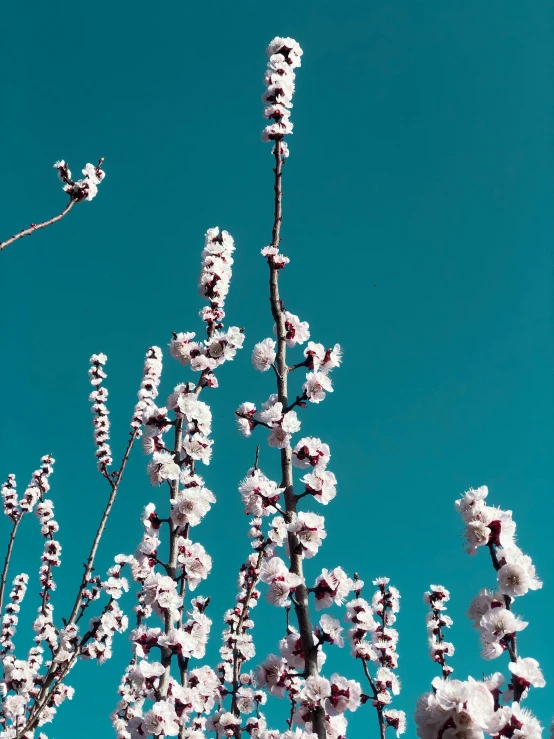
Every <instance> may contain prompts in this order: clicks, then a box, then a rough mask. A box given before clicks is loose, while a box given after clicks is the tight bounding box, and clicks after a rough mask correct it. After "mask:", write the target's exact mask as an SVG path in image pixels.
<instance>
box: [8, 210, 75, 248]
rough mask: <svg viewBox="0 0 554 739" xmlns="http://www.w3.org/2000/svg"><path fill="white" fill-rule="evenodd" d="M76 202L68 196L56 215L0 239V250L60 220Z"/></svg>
mask: <svg viewBox="0 0 554 739" xmlns="http://www.w3.org/2000/svg"><path fill="white" fill-rule="evenodd" d="M77 202H78V200H76V199H75V198H70V199H69V203H68V204H67V205H66V206H65V208H64V209H63V210H62V212H61V213H58V215H57V216H54V217H53V218H49V219H48V220H47V221H43V222H42V223H31V225H30V226H29V228H24V229H23V230H22V231H19V233H16V234H14V235H13V236H12V237H11V238H9V239H6V241H0V251H2V249H5V248H6V246H9V245H10V244H13V242H14V241H17V240H18V239H22V238H23V237H24V236H30V235H31V234H34V233H35V231H39V230H40V229H41V228H46V226H51V225H52V224H53V223H56V222H57V221H61V219H62V218H63V217H64V216H66V215H67V214H68V213H69V211H70V210H71V208H73V206H74V205H75V203H77Z"/></svg>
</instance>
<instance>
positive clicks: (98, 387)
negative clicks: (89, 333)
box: [88, 354, 113, 473]
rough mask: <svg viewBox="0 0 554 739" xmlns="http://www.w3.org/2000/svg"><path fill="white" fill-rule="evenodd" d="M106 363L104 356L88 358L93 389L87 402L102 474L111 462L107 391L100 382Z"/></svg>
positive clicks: (103, 378)
mask: <svg viewBox="0 0 554 739" xmlns="http://www.w3.org/2000/svg"><path fill="white" fill-rule="evenodd" d="M107 361H108V357H107V356H106V355H105V354H93V355H92V357H91V358H90V363H91V365H92V366H91V368H90V369H89V371H88V373H89V377H90V384H91V385H92V386H93V387H94V390H93V391H92V392H91V394H90V395H89V400H90V402H91V403H92V406H91V409H90V410H91V412H92V413H94V419H93V421H92V424H93V426H94V444H95V445H96V459H97V460H98V469H99V470H100V472H103V473H106V470H107V468H108V467H109V466H110V465H111V464H112V462H113V458H112V450H111V448H110V445H109V444H108V441H109V440H110V419H109V410H108V408H107V406H106V400H107V399H108V390H107V389H106V388H105V387H103V386H102V382H103V381H104V380H105V379H106V377H107V374H106V372H105V371H104V369H103V368H104V365H105V364H106V362H107Z"/></svg>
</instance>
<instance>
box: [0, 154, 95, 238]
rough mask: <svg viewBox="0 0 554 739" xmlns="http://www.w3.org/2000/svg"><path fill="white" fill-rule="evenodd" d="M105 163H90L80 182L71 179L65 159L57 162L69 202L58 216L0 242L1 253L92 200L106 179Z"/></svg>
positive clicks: (32, 224) (33, 224)
mask: <svg viewBox="0 0 554 739" xmlns="http://www.w3.org/2000/svg"><path fill="white" fill-rule="evenodd" d="M103 162H104V157H102V159H100V161H99V162H98V164H97V165H96V166H94V165H93V164H90V163H89V164H87V165H86V167H85V168H84V169H83V175H84V178H83V179H80V180H73V179H72V178H71V170H70V169H69V167H68V165H67V164H66V162H64V161H63V159H62V160H61V161H59V162H56V163H55V164H54V167H55V169H57V170H58V176H59V178H60V180H61V181H62V182H63V183H64V187H63V189H64V192H66V193H68V195H69V202H68V203H67V205H66V206H65V208H64V209H63V210H62V211H61V213H58V215H57V216H53V217H52V218H49V219H48V220H46V221H43V222H42V223H31V225H30V226H29V227H28V228H24V229H22V230H21V231H19V232H18V233H16V234H14V235H13V236H11V237H10V238H9V239H6V240H5V241H0V251H2V250H3V249H5V248H6V246H9V245H10V244H13V242H14V241H17V240H18V239H22V238H23V237H25V236H30V235H31V234H34V233H35V231H39V230H40V229H41V228H46V227H47V226H51V225H52V224H53V223H57V222H58V221H61V219H62V218H63V217H64V216H66V215H67V214H68V213H69V211H70V210H71V209H72V208H73V206H74V205H75V204H76V203H80V202H81V201H83V200H92V199H93V198H94V196H95V195H96V193H97V191H98V185H99V184H100V182H101V181H102V180H103V179H104V177H105V172H104V171H103V169H102V164H103Z"/></svg>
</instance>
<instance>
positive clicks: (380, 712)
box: [362, 659, 387, 739]
mask: <svg viewBox="0 0 554 739" xmlns="http://www.w3.org/2000/svg"><path fill="white" fill-rule="evenodd" d="M362 664H363V666H364V673H365V676H366V678H367V681H368V682H369V686H370V688H371V690H372V692H373V698H376V697H377V688H376V687H375V683H374V682H373V679H372V677H371V675H370V673H369V668H368V666H367V659H362ZM376 710H377V718H378V719H379V736H380V738H381V739H385V732H386V730H387V727H386V726H385V722H384V720H383V709H382V707H381V706H380V705H378V706H376Z"/></svg>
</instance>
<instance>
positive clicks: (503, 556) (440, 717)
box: [415, 486, 545, 739]
mask: <svg viewBox="0 0 554 739" xmlns="http://www.w3.org/2000/svg"><path fill="white" fill-rule="evenodd" d="M487 495H488V489H487V488H486V487H485V486H483V487H480V488H477V489H476V490H473V489H471V490H468V491H467V492H466V493H465V494H464V495H463V497H462V498H460V499H458V500H457V501H456V508H457V510H458V512H459V513H460V515H461V516H462V520H463V521H464V523H465V524H466V530H465V537H466V542H467V551H468V552H469V553H470V554H474V553H475V552H476V551H477V549H478V548H479V547H481V546H486V547H487V548H488V549H489V552H490V556H491V560H492V565H493V567H494V569H495V571H496V574H497V584H498V590H496V591H492V590H485V589H483V590H481V591H480V592H479V593H478V594H477V595H476V596H475V598H473V600H472V601H471V603H470V606H469V609H468V612H467V615H468V616H469V618H470V619H471V621H472V622H473V625H474V627H475V628H476V629H477V630H478V631H479V635H480V640H481V655H482V657H484V658H485V659H494V658H495V657H499V656H500V655H502V654H503V653H504V652H507V653H508V655H509V656H510V663H509V665H508V668H509V670H510V673H511V676H510V679H509V682H508V683H507V685H506V687H505V688H503V686H504V684H505V682H506V680H505V678H504V676H503V675H502V673H500V672H496V673H494V674H493V675H492V676H490V677H489V678H485V679H484V680H482V681H477V680H474V679H473V678H471V677H470V678H468V680H467V681H462V680H450V679H449V675H450V673H451V672H452V668H450V667H449V666H446V663H445V656H446V655H452V654H453V653H454V647H453V645H452V644H450V643H449V642H445V641H444V639H443V634H442V629H443V628H444V627H449V626H451V624H452V620H451V619H449V618H448V616H446V615H445V613H444V609H445V606H444V603H445V602H446V601H447V600H448V598H449V593H448V591H447V590H445V589H444V588H442V587H441V586H431V590H430V591H429V592H428V593H427V594H426V596H425V599H426V601H427V602H428V603H429V605H430V606H431V609H432V613H431V614H430V615H429V616H428V618H427V629H428V633H429V637H430V651H431V657H432V658H433V659H434V661H436V662H438V663H439V664H441V665H442V673H443V674H442V678H439V677H437V678H435V679H434V680H433V682H432V686H433V691H432V692H429V693H425V694H424V695H422V696H421V698H420V699H419V701H418V705H417V710H416V713H415V720H416V724H417V734H418V736H419V737H421V739H438V737H444V738H447V739H455V738H457V737H462V736H463V737H469V738H470V739H482V737H483V736H484V735H488V736H491V737H493V738H494V739H501V738H502V737H519V738H520V739H524V738H525V739H540V737H541V736H542V727H541V725H540V724H539V722H538V721H537V719H536V718H535V717H534V716H533V714H532V713H531V712H530V711H528V710H527V709H525V708H522V707H521V701H522V700H523V699H524V698H526V697H527V695H528V692H529V688H530V687H537V688H542V687H544V685H545V679H544V677H543V674H542V672H541V669H540V667H539V664H538V662H537V660H535V659H533V658H532V657H519V656H518V654H517V634H518V633H519V632H520V631H522V630H523V629H524V628H525V627H526V626H527V623H526V622H525V621H523V620H522V619H521V618H519V617H518V616H516V615H514V614H513V613H512V610H511V607H512V604H513V599H514V598H516V597H517V596H520V595H524V594H525V593H527V592H528V591H529V590H535V589H537V588H539V587H541V585H542V583H541V582H540V581H539V580H538V578H537V576H536V572H535V568H534V566H533V564H532V562H531V559H530V557H528V556H527V555H525V554H523V553H522V552H521V550H520V549H519V547H517V546H516V545H515V543H514V536H515V530H516V525H515V523H514V521H513V520H512V512H511V511H504V510H502V509H500V508H493V507H491V506H488V505H487V504H486V503H485V499H486V497H487Z"/></svg>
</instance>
